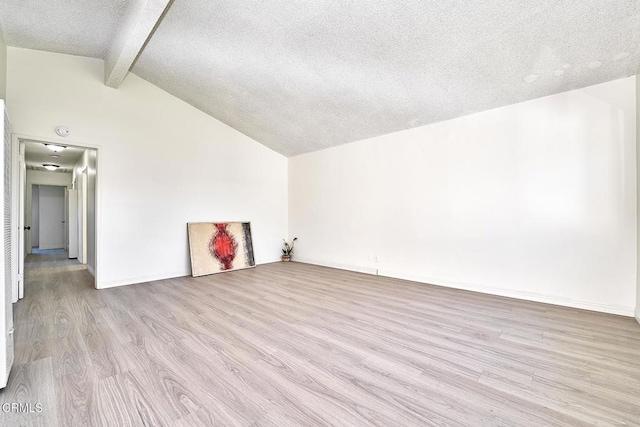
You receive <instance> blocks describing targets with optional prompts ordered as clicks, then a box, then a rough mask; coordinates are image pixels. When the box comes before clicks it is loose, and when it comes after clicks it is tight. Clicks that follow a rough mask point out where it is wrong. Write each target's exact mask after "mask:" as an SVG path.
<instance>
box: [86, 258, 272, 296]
mask: <svg viewBox="0 0 640 427" xmlns="http://www.w3.org/2000/svg"><path fill="white" fill-rule="evenodd" d="M274 262H281V260H280V258H275V259H273V260H266V261H261V262H259V263H256V265H262V264H270V263H274ZM87 270H90V267H89V266H87ZM92 271H93V270H91V271H89V272H90V273H92ZM92 276H93V277H95V272H93V274H92ZM186 276H191V271H176V272H173V273H165V274H157V275H151V276H142V277H135V278H132V279H120V280H113V281H109V282H103V283H99V284H98V286H97V289H109V288H117V287H118V286H129V285H137V284H140V283H146V282H155V281H158V280H167V279H175V278H176V277H186Z"/></svg>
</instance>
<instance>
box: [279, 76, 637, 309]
mask: <svg viewBox="0 0 640 427" xmlns="http://www.w3.org/2000/svg"><path fill="white" fill-rule="evenodd" d="M634 86H635V80H634V78H633V77H630V78H626V79H621V80H617V81H613V82H608V83H605V84H602V85H598V86H593V87H589V88H585V89H580V90H575V91H571V92H566V93H562V94H558V95H554V96H550V97H545V98H540V99H535V100H532V101H528V102H523V103H520V104H516V105H511V106H507V107H503V108H499V109H495V110H491V111H486V112H482V113H479V114H474V115H471V116H467V117H462V118H458V119H454V120H450V121H446V122H442V123H437V124H433V125H430V126H425V127H420V128H416V129H411V130H407V131H402V132H397V133H393V134H390V135H384V136H380V137H376V138H372V139H369V140H364V141H358V142H354V143H351V144H347V145H343V146H338V147H335V148H330V149H326V150H323V151H319V152H315V153H311V154H306V155H301V156H297V157H293V158H290V159H289V200H290V205H289V219H290V222H289V236H290V237H294V236H297V237H298V238H299V240H298V242H297V244H296V253H295V254H294V258H295V259H297V260H301V261H307V262H312V263H317V264H324V265H328V266H338V267H343V268H349V269H354V270H361V271H368V272H375V271H376V270H378V272H379V274H381V275H385V276H391V277H401V278H407V279H411V280H417V281H422V282H427V283H433V284H439V285H444V286H451V287H458V288H466V289H473V290H478V291H481V292H488V293H495V294H500V295H508V296H515V297H522V298H528V299H533V300H539V301H547V302H552V303H558V304H564V305H569V306H576V307H583V308H590V309H595V310H602V311H608V312H613V313H621V314H625V315H630V314H632V313H633V305H632V304H633V303H632V302H633V301H635V291H636V290H635V288H636V278H635V272H636V174H635V111H634V110H635V105H634V96H633V94H634V92H635V88H634ZM376 257H377V261H378V262H377V263H376V262H374V261H370V259H372V260H375V259H376Z"/></svg>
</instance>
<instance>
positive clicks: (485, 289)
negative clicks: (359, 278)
mask: <svg viewBox="0 0 640 427" xmlns="http://www.w3.org/2000/svg"><path fill="white" fill-rule="evenodd" d="M295 261H297V262H301V263H305V264H314V265H320V266H323V267H331V268H337V269H340V270H349V271H356V272H359V273H366V274H378V275H380V276H385V277H391V278H394V279H402V280H410V281H412V282H419V283H426V284H430V285H435V286H443V287H446V288H454V289H461V290H465V291H472V292H480V293H483V294H489V295H497V296H503V297H508V298H516V299H521V300H526V301H535V302H541V303H545V304H553V305H560V306H563V307H572V308H580V309H583V310H591V311H598V312H602V313H610V314H618V315H621V316H628V317H633V316H634V310H633V307H627V306H620V305H615V304H602V303H596V302H591V301H581V300H576V299H572V298H566V297H560V296H555V295H545V294H539V293H536V292H527V291H518V290H511V289H503V288H493V287H489V286H482V285H476V284H471V283H460V282H453V281H447V280H441V279H437V278H433V277H423V276H416V275H411V274H405V273H401V272H396V271H385V270H378V269H375V268H368V267H358V266H350V265H344V264H337V263H333V262H326V261H319V260H312V259H306V258H296V259H295ZM639 310H640V308H639ZM635 317H636V319H637V320H638V322H640V312H639V311H638V310H636V312H635Z"/></svg>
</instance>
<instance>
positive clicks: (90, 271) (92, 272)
mask: <svg viewBox="0 0 640 427" xmlns="http://www.w3.org/2000/svg"><path fill="white" fill-rule="evenodd" d="M87 271H88V272H89V274H90V275H91V276H92V277H93V278H94V279H95V278H96V271H95V270H94V269H93V268H92V267H91V266H90V265H89V264H87Z"/></svg>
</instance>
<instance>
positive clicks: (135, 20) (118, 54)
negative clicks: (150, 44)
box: [104, 0, 172, 89]
mask: <svg viewBox="0 0 640 427" xmlns="http://www.w3.org/2000/svg"><path fill="white" fill-rule="evenodd" d="M171 1H172V0H133V1H131V3H130V6H129V8H128V10H127V14H126V16H125V18H124V20H123V22H122V25H120V28H119V30H118V33H117V34H116V37H115V39H114V40H113V43H112V45H111V48H110V49H109V52H108V54H107V58H106V60H105V62H104V80H105V84H106V85H107V86H109V87H112V88H115V89H117V88H118V87H119V86H120V84H121V83H122V81H123V80H124V78H125V77H126V76H127V73H128V72H129V69H130V68H131V66H132V65H133V62H134V61H135V60H136V58H137V57H138V55H139V54H140V52H141V51H142V49H143V48H144V45H145V43H146V42H147V40H148V39H149V37H150V36H151V33H152V32H153V30H154V28H155V27H156V25H157V24H158V22H159V21H160V19H161V18H162V15H163V14H164V11H165V10H166V9H167V7H168V6H169V4H170V3H171Z"/></svg>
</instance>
